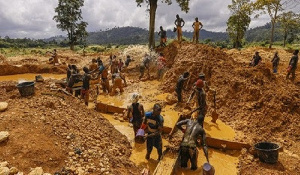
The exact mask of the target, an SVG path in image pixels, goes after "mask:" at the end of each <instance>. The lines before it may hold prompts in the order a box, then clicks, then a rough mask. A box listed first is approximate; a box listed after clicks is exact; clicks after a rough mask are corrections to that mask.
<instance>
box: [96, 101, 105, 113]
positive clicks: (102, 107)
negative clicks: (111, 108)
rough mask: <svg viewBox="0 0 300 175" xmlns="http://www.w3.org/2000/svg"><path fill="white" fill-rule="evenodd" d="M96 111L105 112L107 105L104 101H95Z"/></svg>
mask: <svg viewBox="0 0 300 175" xmlns="http://www.w3.org/2000/svg"><path fill="white" fill-rule="evenodd" d="M96 111H99V112H103V113H107V105H106V104H104V103H97V104H96Z"/></svg>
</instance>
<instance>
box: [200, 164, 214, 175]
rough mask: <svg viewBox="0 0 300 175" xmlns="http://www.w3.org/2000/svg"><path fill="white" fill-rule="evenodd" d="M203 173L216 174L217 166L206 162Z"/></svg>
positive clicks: (206, 174) (204, 174)
mask: <svg viewBox="0 0 300 175" xmlns="http://www.w3.org/2000/svg"><path fill="white" fill-rule="evenodd" d="M202 169H203V175H214V174H215V168H214V167H213V166H212V165H210V164H209V163H205V164H204V165H203V168H202Z"/></svg>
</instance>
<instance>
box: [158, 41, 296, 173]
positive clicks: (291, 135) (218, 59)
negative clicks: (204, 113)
mask: <svg viewBox="0 0 300 175" xmlns="http://www.w3.org/2000/svg"><path fill="white" fill-rule="evenodd" d="M164 52H165V55H166V57H167V59H168V65H169V70H168V71H167V72H166V74H165V76H164V77H165V78H164V82H163V87H162V88H163V89H164V90H165V91H168V92H173V91H174V89H175V85H176V82H177V79H178V77H179V75H181V74H182V73H183V72H185V71H189V72H190V73H191V74H192V76H191V78H190V80H188V89H191V87H192V85H193V83H194V82H195V81H196V79H197V75H198V74H199V73H200V72H203V73H205V75H206V80H207V81H208V84H209V85H210V87H211V88H213V89H216V92H217V97H216V99H217V109H218V110H217V111H218V113H219V114H220V118H221V120H223V121H225V122H226V123H227V124H230V125H231V126H232V127H234V129H235V130H237V131H242V132H243V134H244V136H243V137H242V138H237V140H240V141H243V142H248V143H251V144H254V143H257V142H259V141H266V140H267V141H273V142H277V143H280V144H281V145H282V146H284V149H288V150H290V151H291V152H293V153H295V154H297V155H300V149H299V148H297V147H296V144H297V143H298V142H299V138H300V133H299V131H300V123H299V122H300V91H299V86H297V83H296V84H292V83H291V82H290V81H287V80H285V76H284V75H282V74H279V75H274V74H273V73H271V70H270V67H269V65H268V64H261V65H259V66H257V67H255V68H252V67H248V66H247V65H246V64H244V63H241V62H237V61H235V60H234V59H233V58H232V57H231V56H229V55H228V54H226V53H225V52H223V51H222V50H220V49H215V48H212V47H209V46H206V45H194V44H189V43H182V44H180V45H179V44H178V43H172V44H170V45H169V46H168V47H167V48H165V50H164ZM166 77H167V78H166ZM298 81H299V80H298ZM190 93H191V91H190V92H184V94H185V95H184V97H185V98H184V99H185V100H186V99H187V95H189V94H190ZM208 95H209V92H208ZM208 104H209V110H212V108H210V106H212V101H211V100H208ZM285 156H286V155H285ZM288 157H289V156H286V157H285V159H281V161H282V162H281V163H282V164H285V165H288V164H289V166H290V167H291V168H290V169H288V170H287V172H290V171H291V172H295V171H296V169H295V167H297V163H295V162H294V163H289V161H287V160H292V158H291V157H290V159H289V158H288ZM298 163H299V159H298ZM254 164H255V163H254ZM254 164H252V165H253V167H255V166H254ZM250 169H251V166H250ZM248 170H249V167H248ZM272 171H273V170H272ZM278 171H280V170H278ZM278 171H277V170H275V169H274V171H273V172H276V173H278ZM262 172H264V170H263V169H262ZM268 172H269V171H268Z"/></svg>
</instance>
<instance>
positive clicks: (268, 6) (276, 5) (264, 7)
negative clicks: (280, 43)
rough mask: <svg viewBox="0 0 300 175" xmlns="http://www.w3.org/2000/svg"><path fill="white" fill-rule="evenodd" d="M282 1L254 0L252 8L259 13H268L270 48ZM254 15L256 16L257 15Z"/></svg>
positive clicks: (281, 8)
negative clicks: (269, 20) (269, 19)
mask: <svg viewBox="0 0 300 175" xmlns="http://www.w3.org/2000/svg"><path fill="white" fill-rule="evenodd" d="M283 2H284V0H256V2H255V3H254V5H253V6H254V9H256V10H258V11H261V14H266V13H267V14H268V15H269V16H270V18H271V36H270V46H269V47H270V48H271V47H272V44H273V40H274V31H275V24H276V22H277V20H278V13H279V12H280V11H282V10H284V9H283V5H282V4H283ZM258 16H259V14H258V15H256V17H258Z"/></svg>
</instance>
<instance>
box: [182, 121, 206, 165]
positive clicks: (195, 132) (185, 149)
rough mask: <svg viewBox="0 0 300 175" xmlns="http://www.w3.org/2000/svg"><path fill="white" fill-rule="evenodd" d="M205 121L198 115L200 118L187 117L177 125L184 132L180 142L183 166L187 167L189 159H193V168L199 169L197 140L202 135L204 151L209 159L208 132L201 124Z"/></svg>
mask: <svg viewBox="0 0 300 175" xmlns="http://www.w3.org/2000/svg"><path fill="white" fill-rule="evenodd" d="M202 123H203V121H202V116H198V119H197V120H196V121H195V120H192V119H186V120H182V121H180V122H178V123H177V124H176V127H177V128H179V129H180V130H181V131H182V132H183V133H184V135H183V140H182V142H181V144H180V160H181V167H182V168H187V162H188V160H190V161H191V170H196V169H197V154H198V153H197V152H198V151H197V145H198V144H199V143H198V142H197V140H198V138H199V137H200V136H201V145H202V146H203V152H204V155H205V157H206V160H207V162H209V160H208V151H207V146H206V134H205V131H204V129H203V127H202V126H201V125H202ZM182 125H186V129H183V128H182Z"/></svg>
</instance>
